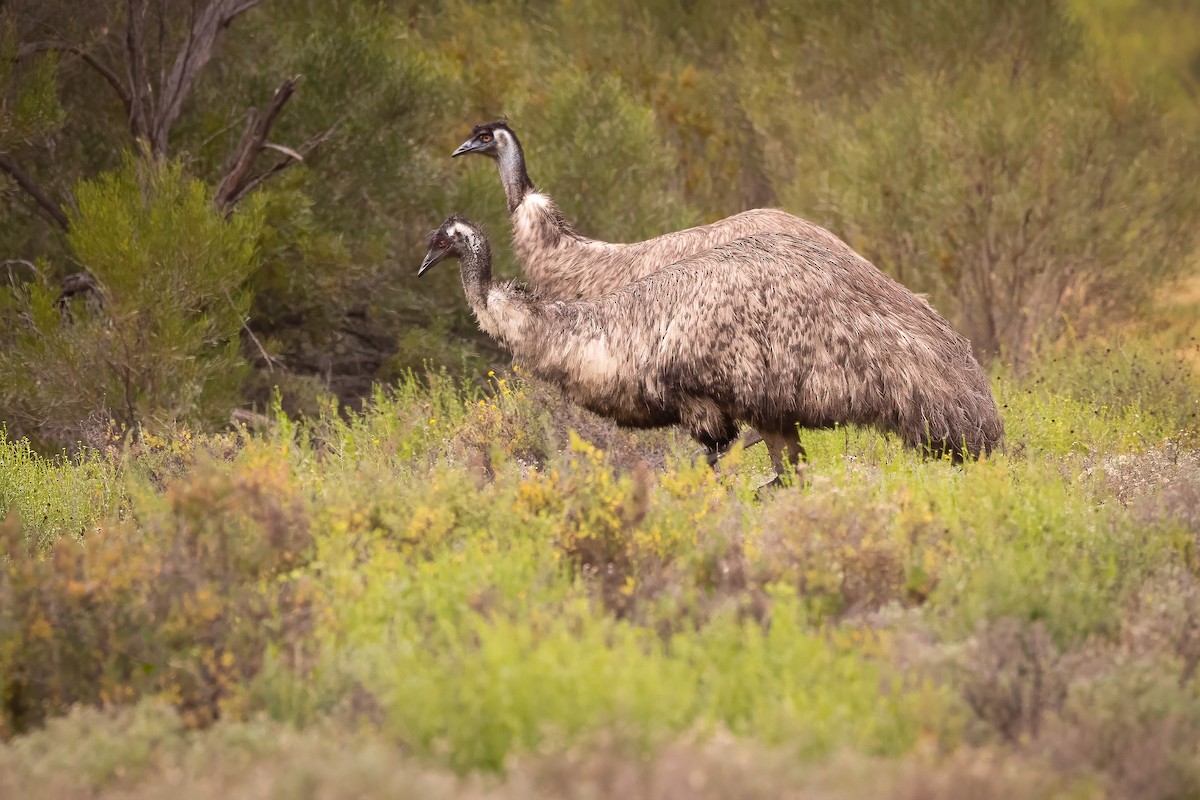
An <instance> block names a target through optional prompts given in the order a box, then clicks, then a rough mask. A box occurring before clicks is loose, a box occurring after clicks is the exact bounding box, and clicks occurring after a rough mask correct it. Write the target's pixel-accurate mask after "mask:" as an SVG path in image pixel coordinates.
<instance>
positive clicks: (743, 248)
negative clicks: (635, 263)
mask: <svg viewBox="0 0 1200 800" xmlns="http://www.w3.org/2000/svg"><path fill="white" fill-rule="evenodd" d="M447 256H457V257H458V258H460V259H461V264H460V271H461V273H462V281H463V288H464V290H465V292H466V296H467V302H468V304H469V305H470V306H471V310H472V311H473V312H474V313H475V316H476V318H477V319H478V321H479V325H480V327H481V328H482V329H483V330H484V332H486V333H487V334H488V335H490V336H492V337H493V338H495V339H496V340H498V341H499V342H500V343H501V344H502V345H504V346H505V347H507V348H508V349H509V350H511V351H512V353H513V355H514V356H515V357H516V359H517V361H519V362H520V364H521V365H522V367H524V368H526V369H528V370H529V371H530V372H531V373H532V374H534V375H536V376H538V377H540V378H542V379H544V380H548V381H551V382H553V383H556V384H558V385H559V386H560V387H562V388H563V389H564V390H565V392H566V393H567V395H568V396H569V397H570V398H571V399H573V400H575V401H576V402H578V403H580V404H581V405H583V406H584V407H586V408H588V409H590V410H591V411H594V412H595V413H597V414H600V415H602V416H605V417H608V418H610V419H612V420H614V421H616V422H617V423H618V424H621V425H626V426H631V427H659V426H666V425H682V426H683V427H684V428H686V429H687V430H688V431H689V432H690V433H691V434H692V436H694V437H695V438H696V440H697V441H699V442H700V443H701V444H703V445H705V446H706V447H710V448H711V447H713V446H715V445H717V444H719V443H721V442H728V441H730V440H732V439H733V437H734V436H735V435H736V430H737V424H738V423H739V422H746V423H749V424H750V425H753V426H754V428H755V429H757V430H758V431H759V432H760V433H762V435H763V438H764V439H766V442H767V447H768V449H769V450H770V452H771V458H772V462H773V463H774V465H775V468H776V470H777V471H778V472H779V473H780V474H782V472H783V470H784V468H785V465H786V464H787V463H788V462H790V463H793V464H794V463H795V462H796V461H797V459H798V458H799V457H801V456H803V453H804V451H803V448H802V447H801V446H800V441H799V437H798V434H797V430H796V426H797V425H799V426H800V427H805V428H824V427H830V426H832V425H834V424H844V423H855V424H860V425H874V426H875V427H877V428H880V429H882V430H886V431H895V432H896V433H898V434H899V435H900V436H901V438H902V439H903V440H904V441H905V442H906V443H907V444H908V445H910V446H912V447H916V448H920V449H922V450H924V451H926V452H928V453H930V454H933V455H938V454H942V453H946V454H949V455H950V456H951V457H952V458H953V459H954V460H956V461H957V460H960V459H961V458H963V457H966V456H977V455H979V454H980V453H987V452H990V451H991V450H992V448H993V447H995V446H996V445H997V444H998V443H999V441H1000V439H1001V437H1002V436H1003V431H1004V428H1003V423H1002V422H1001V420H1000V416H999V414H998V412H997V410H996V403H995V400H994V399H993V398H992V394H991V388H990V386H989V383H988V379H987V376H986V375H985V374H984V372H983V370H982V369H981V368H980V366H979V364H978V362H976V360H975V358H974V357H973V356H972V355H971V348H970V345H969V343H968V342H967V341H966V340H965V339H963V338H962V337H961V336H959V335H958V334H957V333H955V332H954V330H953V329H951V327H950V325H949V324H948V323H947V322H946V321H945V320H944V319H942V318H941V317H940V316H938V314H937V313H936V312H935V311H934V310H933V309H932V308H930V306H929V304H928V303H926V302H925V301H923V300H922V299H920V298H918V297H917V296H916V295H914V294H913V293H912V292H910V291H908V290H907V289H905V288H904V287H903V286H901V285H899V284H898V283H896V282H895V281H893V280H891V279H890V278H888V277H887V276H885V275H884V274H883V273H881V272H880V271H879V270H877V269H875V267H873V266H872V265H871V264H870V263H869V262H867V261H866V260H864V259H863V258H861V257H859V256H857V255H855V254H853V253H849V254H847V253H845V252H844V251H841V252H835V251H833V250H831V249H830V248H829V247H828V246H826V245H824V244H821V243H819V242H815V241H812V240H809V239H803V238H800V237H796V236H792V235H788V234H777V233H776V234H755V235H753V236H749V237H746V238H742V239H738V240H737V241H734V242H731V243H729V244H724V245H721V246H719V247H717V248H715V249H713V250H710V251H708V252H705V253H702V254H700V255H696V256H692V257H690V258H687V259H684V260H683V261H680V262H679V263H677V264H675V265H673V266H671V267H669V268H667V269H664V270H660V271H658V272H657V273H655V274H653V275H651V276H649V277H646V278H643V279H642V280H640V281H637V282H635V283H633V284H630V285H628V286H626V287H624V288H622V289H620V290H618V291H616V292H614V293H612V294H608V295H605V296H603V297H600V298H596V299H593V300H577V301H555V300H546V299H543V298H541V297H539V296H537V295H536V294H533V293H530V292H528V291H527V290H525V289H524V288H523V287H521V286H519V285H517V284H515V283H496V282H495V281H493V279H492V264H491V250H490V248H489V246H488V242H487V239H486V237H485V236H484V235H483V233H482V231H480V230H479V228H478V227H477V226H475V225H473V224H472V223H470V222H468V221H467V220H465V219H463V218H462V217H460V216H458V215H454V216H451V217H450V218H449V219H447V220H446V221H445V222H444V223H443V224H442V226H441V227H440V228H438V229H437V230H436V231H434V232H433V233H431V234H430V239H429V251H428V253H427V254H426V256H425V261H424V263H423V264H422V265H421V270H420V273H423V272H425V271H426V270H427V269H429V268H430V267H431V266H432V265H433V264H435V263H437V262H438V261H440V260H442V259H443V258H446V257H447ZM420 273H418V274H420Z"/></svg>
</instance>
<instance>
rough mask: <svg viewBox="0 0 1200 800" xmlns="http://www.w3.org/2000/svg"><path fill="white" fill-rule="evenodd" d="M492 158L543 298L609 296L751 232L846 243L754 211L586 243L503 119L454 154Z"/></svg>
mask: <svg viewBox="0 0 1200 800" xmlns="http://www.w3.org/2000/svg"><path fill="white" fill-rule="evenodd" d="M466 153H478V154H480V155H486V156H488V157H490V158H492V159H494V160H495V161H496V165H497V167H498V168H499V170H500V182H501V183H502V184H503V185H504V194H505V197H506V198H507V200H508V215H509V219H510V220H511V222H512V229H513V250H514V252H515V254H516V257H517V261H518V263H520V265H521V269H522V270H523V271H524V273H525V277H526V279H527V280H528V281H529V286H530V288H531V289H533V291H535V292H537V293H538V294H540V295H542V296H543V297H549V298H554V299H561V300H578V299H587V298H593V297H601V296H603V295H606V294H609V293H610V292H614V291H616V290H617V289H620V288H621V287H622V286H625V285H626V284H629V283H633V282H634V281H636V280H638V279H640V278H644V277H646V276H647V275H652V274H653V273H655V272H658V271H659V270H660V269H662V268H663V267H666V266H669V265H671V264H674V263H675V262H677V261H679V260H681V259H684V258H687V257H688V256H691V255H695V254H696V253H702V252H704V251H705V250H711V249H712V248H714V247H716V246H717V245H721V244H725V243H726V242H732V241H733V240H734V239H740V238H742V237H744V236H750V235H752V234H755V233H790V234H793V235H795V236H798V237H799V238H801V239H806V240H810V241H813V242H818V243H820V244H822V245H824V246H825V247H827V248H829V249H830V250H831V251H833V252H835V253H845V254H851V253H853V252H854V251H853V250H852V249H851V248H850V246H849V245H848V244H846V243H845V242H843V241H842V240H841V239H839V238H838V237H837V236H835V235H833V234H832V233H830V232H829V231H827V230H825V229H824V228H822V227H821V226H819V225H814V224H813V223H811V222H808V221H806V220H803V219H800V218H799V217H795V216H792V215H791V214H788V213H787V212H786V211H780V210H778V209H774V208H756V209H753V210H751V211H743V212H741V213H740V214H734V215H733V216H732V217H727V218H725V219H723V220H720V221H718V222H714V223H711V224H709V225H700V226H698V227H695V228H688V229H686V230H682V231H676V232H674V233H666V234H663V235H662V236H656V237H655V238H653V239H647V240H645V241H642V242H631V243H628V244H618V243H611V242H602V241H598V240H596V239H589V238H587V237H586V236H584V235H583V234H581V233H579V232H578V231H577V230H575V227H574V226H573V225H571V224H570V223H569V222H567V221H566V220H565V219H564V218H563V216H562V214H561V213H560V212H559V210H558V207H557V206H556V205H555V203H554V201H553V200H552V199H550V197H549V196H547V195H546V194H543V193H541V192H538V191H537V190H536V189H535V188H534V185H533V182H532V181H531V180H530V179H529V174H528V172H527V171H526V169H525V153H524V151H523V150H522V149H521V143H520V141H518V139H517V136H516V134H515V133H513V131H512V129H511V128H509V127H508V125H507V124H506V123H504V122H489V123H487V124H485V125H476V126H475V128H474V130H472V131H471V138H470V139H468V140H467V141H465V142H463V144H462V145H461V146H460V147H459V148H458V149H457V150H455V151H454V155H455V156H459V155H463V154H466Z"/></svg>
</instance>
